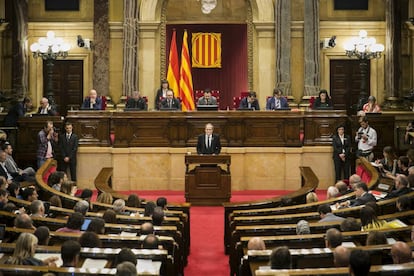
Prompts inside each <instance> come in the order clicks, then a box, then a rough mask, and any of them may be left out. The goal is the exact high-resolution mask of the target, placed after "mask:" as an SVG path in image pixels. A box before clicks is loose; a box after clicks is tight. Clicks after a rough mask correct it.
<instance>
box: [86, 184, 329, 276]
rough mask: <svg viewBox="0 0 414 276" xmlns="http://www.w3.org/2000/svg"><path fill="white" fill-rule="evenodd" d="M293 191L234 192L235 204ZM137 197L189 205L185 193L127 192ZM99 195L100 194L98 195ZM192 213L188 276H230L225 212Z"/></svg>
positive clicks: (321, 197) (194, 210)
mask: <svg viewBox="0 0 414 276" xmlns="http://www.w3.org/2000/svg"><path fill="white" fill-rule="evenodd" d="M289 192H290V191H234V192H232V198H231V201H232V202H240V201H249V200H258V199H265V198H269V197H274V196H280V195H285V194H287V193H289ZM125 193H126V194H131V193H135V194H137V195H139V197H140V198H145V199H146V200H156V199H157V198H158V197H160V196H164V197H166V198H167V200H168V202H176V203H182V202H185V198H184V192H181V191H125ZM316 193H317V195H318V198H319V200H324V199H326V190H318V191H316ZM94 194H96V191H95V192H94ZM190 212H191V253H190V256H189V257H188V265H187V266H186V268H185V270H184V274H185V276H199V275H214V276H228V275H229V274H230V269H229V265H228V256H227V255H225V254H224V244H223V237H224V233H223V232H224V225H223V223H224V208H223V207H221V206H215V207H207V206H206V207H197V206H193V207H191V209H190Z"/></svg>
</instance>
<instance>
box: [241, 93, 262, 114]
mask: <svg viewBox="0 0 414 276" xmlns="http://www.w3.org/2000/svg"><path fill="white" fill-rule="evenodd" d="M239 108H240V109H250V108H253V109H254V110H260V107H259V101H258V100H257V99H256V92H253V91H251V92H249V95H247V97H245V98H243V99H242V100H241V101H240V106H239Z"/></svg>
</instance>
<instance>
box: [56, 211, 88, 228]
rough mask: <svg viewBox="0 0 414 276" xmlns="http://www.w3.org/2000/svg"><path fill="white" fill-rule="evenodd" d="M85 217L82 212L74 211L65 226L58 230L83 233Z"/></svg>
mask: <svg viewBox="0 0 414 276" xmlns="http://www.w3.org/2000/svg"><path fill="white" fill-rule="evenodd" d="M83 221H84V217H83V215H82V214H81V213H73V214H71V215H70V216H69V218H68V221H67V223H66V226H65V227H62V228H59V229H58V230H56V232H67V233H81V227H82V224H83Z"/></svg>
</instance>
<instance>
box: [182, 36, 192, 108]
mask: <svg viewBox="0 0 414 276" xmlns="http://www.w3.org/2000/svg"><path fill="white" fill-rule="evenodd" d="M190 62H191V61H190V53H189V51H188V42H187V30H185V31H184V37H183V46H182V48H181V67H180V97H181V101H182V103H181V106H182V110H183V111H187V110H194V108H195V105H194V93H193V78H192V76H191V63H190Z"/></svg>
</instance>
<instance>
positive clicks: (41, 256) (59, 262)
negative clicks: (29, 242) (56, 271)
mask: <svg viewBox="0 0 414 276" xmlns="http://www.w3.org/2000/svg"><path fill="white" fill-rule="evenodd" d="M34 257H35V258H36V259H39V260H42V261H43V260H45V259H47V258H50V257H58V258H59V259H58V260H57V261H56V262H55V264H56V266H57V267H61V266H62V265H63V261H62V258H61V257H60V253H36V254H35V255H34Z"/></svg>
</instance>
